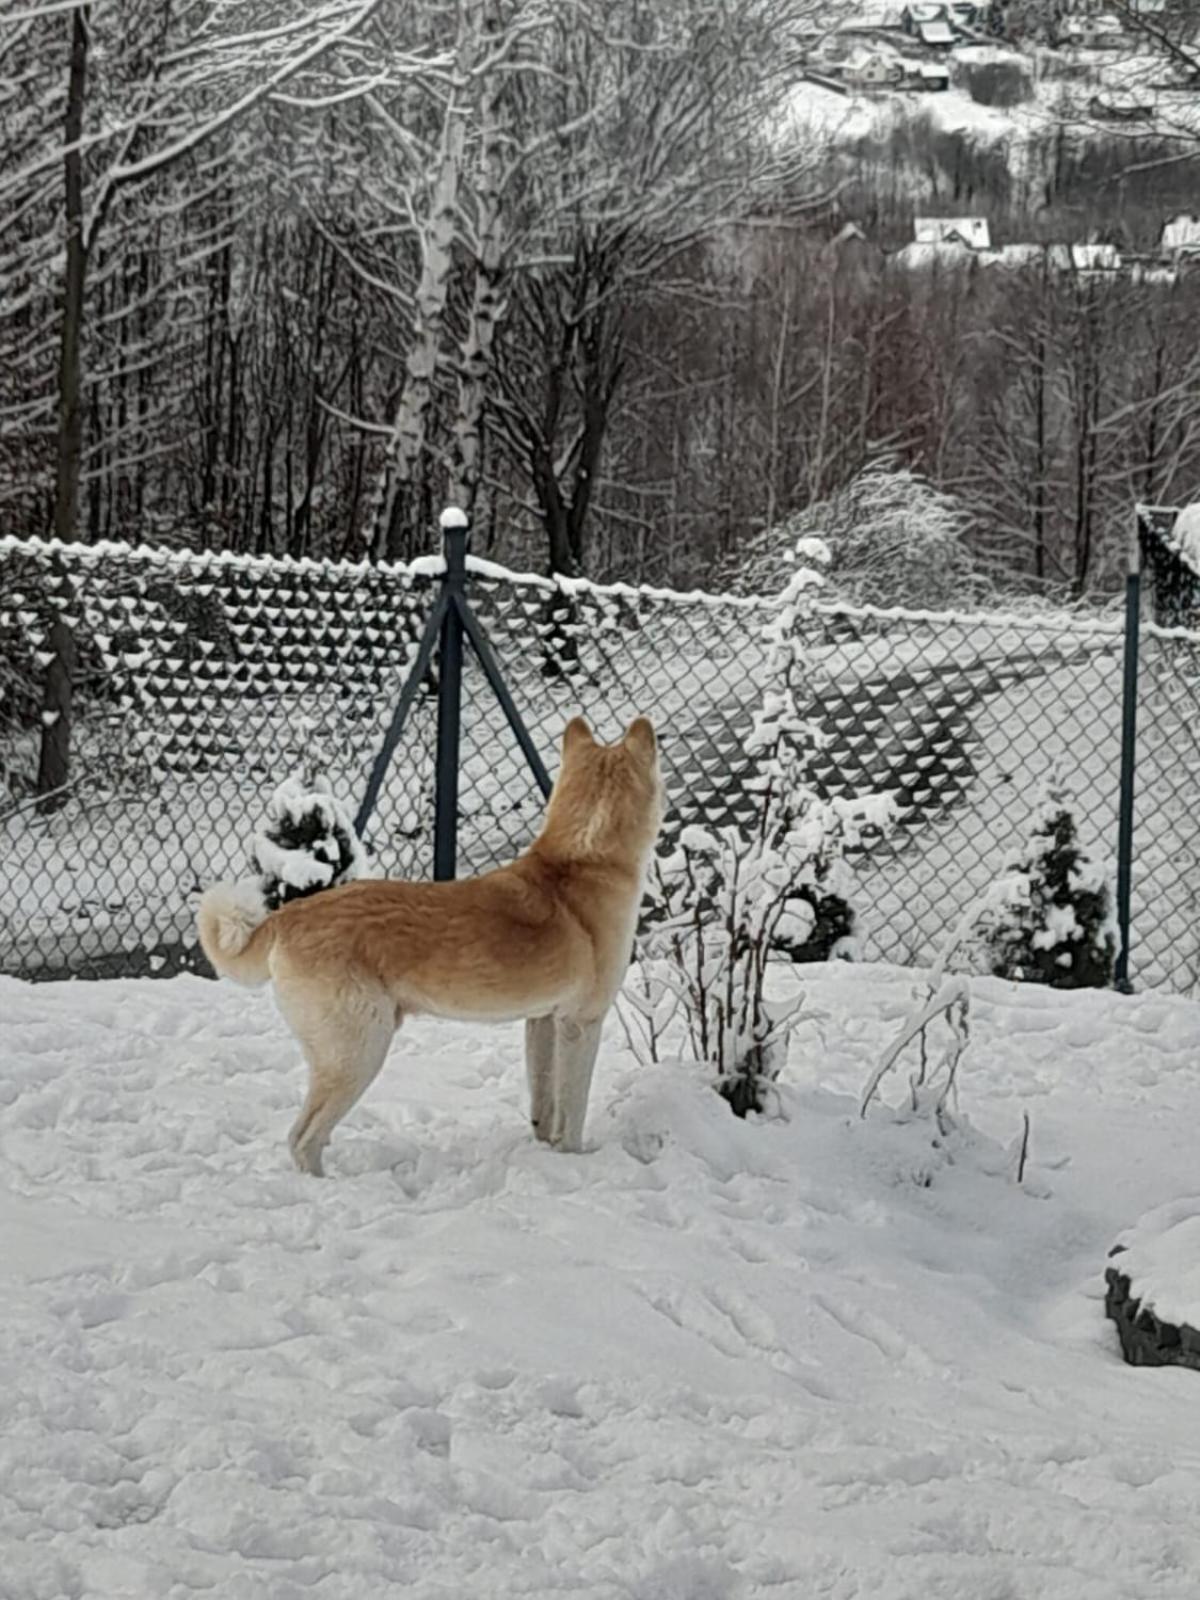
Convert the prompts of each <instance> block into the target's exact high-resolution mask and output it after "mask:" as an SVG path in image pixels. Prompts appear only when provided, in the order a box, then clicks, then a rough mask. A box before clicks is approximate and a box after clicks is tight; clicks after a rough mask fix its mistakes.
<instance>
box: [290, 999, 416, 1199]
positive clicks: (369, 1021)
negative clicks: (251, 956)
mask: <svg viewBox="0 0 1200 1600" xmlns="http://www.w3.org/2000/svg"><path fill="white" fill-rule="evenodd" d="M281 988H282V986H281V985H277V986H276V995H277V998H278V999H279V1002H280V1009H281V1010H282V1011H283V1013H284V1015H285V1017H287V1019H288V1021H289V1023H291V1025H292V1030H293V1032H294V1033H295V1034H296V1036H297V1038H298V1039H299V1040H300V1047H301V1049H302V1050H303V1051H304V1058H305V1060H306V1061H307V1062H308V1071H309V1077H308V1095H307V1097H306V1099H305V1101H304V1104H303V1106H302V1107H301V1108H300V1115H299V1116H298V1117H297V1118H296V1121H295V1123H294V1124H293V1126H292V1130H291V1132H290V1133H289V1134H288V1145H289V1147H290V1149H291V1152H292V1159H293V1160H294V1161H295V1163H296V1165H297V1167H299V1169H300V1171H301V1172H310V1173H312V1175H313V1176H314V1177H317V1178H319V1177H321V1176H322V1163H321V1157H322V1153H323V1151H324V1149H325V1146H326V1145H327V1144H328V1142H329V1136H330V1134H331V1133H332V1132H333V1130H334V1128H336V1127H337V1125H338V1123H339V1122H340V1121H341V1120H342V1118H343V1117H344V1116H345V1115H346V1113H347V1111H349V1110H350V1108H351V1106H352V1105H354V1103H355V1102H356V1101H357V1100H358V1099H359V1097H360V1096H361V1095H362V1094H363V1092H364V1091H365V1090H366V1089H367V1088H368V1087H369V1086H370V1084H371V1083H372V1082H373V1081H374V1079H375V1077H376V1075H377V1073H378V1072H379V1069H380V1067H382V1065H383V1063H384V1059H385V1058H386V1056H387V1052H388V1046H389V1045H390V1044H391V1042H392V1035H393V1033H394V1032H395V1030H396V1022H397V1017H396V1012H395V1008H394V1006H393V1005H392V1002H391V1001H390V1000H388V999H386V998H385V997H383V996H378V997H375V996H370V997H367V996H356V997H355V998H354V1000H353V1001H351V1002H348V1003H347V1002H343V1003H342V1004H340V1005H338V1004H334V1005H331V1006H330V1007H329V1008H328V1009H327V1010H324V1011H323V1012H322V1014H321V1015H320V1016H319V1017H314V1016H313V1015H312V1011H313V1007H312V1002H311V998H310V997H309V996H307V995H306V996H304V997H303V998H299V997H297V998H298V1004H297V1003H296V1001H293V1002H292V1004H291V1005H290V1006H289V1003H288V997H287V995H286V991H285V992H283V993H281V992H280V990H281ZM293 1011H298V1012H300V1013H301V1015H300V1016H297V1017H294V1016H293V1014H292V1013H293Z"/></svg>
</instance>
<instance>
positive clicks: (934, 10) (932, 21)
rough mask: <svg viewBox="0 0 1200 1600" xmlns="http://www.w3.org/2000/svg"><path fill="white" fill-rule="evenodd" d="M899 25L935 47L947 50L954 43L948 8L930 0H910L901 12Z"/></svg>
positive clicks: (913, 35)
mask: <svg viewBox="0 0 1200 1600" xmlns="http://www.w3.org/2000/svg"><path fill="white" fill-rule="evenodd" d="M900 25H901V27H902V28H903V29H904V31H905V33H907V34H911V36H912V37H913V38H914V39H919V40H920V41H921V43H922V44H926V45H932V46H933V47H934V48H936V49H939V50H948V49H949V48H950V47H951V45H953V43H954V38H955V30H954V26H953V24H952V23H951V20H950V8H949V7H948V6H946V5H940V4H934V3H932V0H912V3H911V4H910V5H907V6H905V8H904V11H903V13H902V14H901V17H900Z"/></svg>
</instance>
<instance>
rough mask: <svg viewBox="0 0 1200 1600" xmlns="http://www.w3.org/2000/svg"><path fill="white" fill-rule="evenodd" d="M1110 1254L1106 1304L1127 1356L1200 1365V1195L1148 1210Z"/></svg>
mask: <svg viewBox="0 0 1200 1600" xmlns="http://www.w3.org/2000/svg"><path fill="white" fill-rule="evenodd" d="M1110 1256H1111V1265H1110V1266H1109V1267H1108V1269H1107V1272H1106V1274H1105V1276H1106V1278H1107V1282H1108V1295H1107V1301H1106V1309H1107V1311H1108V1314H1109V1316H1110V1317H1111V1318H1112V1319H1113V1321H1114V1322H1115V1323H1116V1324H1117V1328H1118V1330H1119V1332H1120V1335H1121V1347H1122V1349H1123V1350H1124V1353H1125V1359H1126V1360H1127V1361H1129V1362H1130V1363H1131V1364H1132V1365H1134V1366H1184V1367H1195V1368H1197V1369H1200V1196H1196V1195H1192V1196H1189V1197H1187V1198H1186V1199H1182V1200H1174V1201H1170V1202H1168V1203H1167V1204H1166V1205H1163V1206H1158V1207H1156V1208H1155V1209H1154V1210H1153V1211H1151V1212H1148V1213H1147V1215H1146V1216H1144V1217H1143V1218H1142V1219H1141V1221H1140V1222H1139V1223H1138V1224H1137V1225H1136V1227H1133V1228H1130V1229H1129V1230H1128V1231H1127V1232H1126V1233H1123V1234H1122V1235H1121V1237H1120V1238H1119V1239H1118V1240H1117V1242H1116V1244H1115V1245H1114V1246H1113V1249H1112V1251H1111V1252H1110Z"/></svg>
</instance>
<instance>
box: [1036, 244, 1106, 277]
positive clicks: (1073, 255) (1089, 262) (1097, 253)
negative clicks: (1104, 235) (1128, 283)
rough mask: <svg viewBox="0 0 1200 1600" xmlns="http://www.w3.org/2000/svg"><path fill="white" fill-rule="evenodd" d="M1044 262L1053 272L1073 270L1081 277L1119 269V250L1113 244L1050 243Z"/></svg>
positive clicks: (1099, 274)
mask: <svg viewBox="0 0 1200 1600" xmlns="http://www.w3.org/2000/svg"><path fill="white" fill-rule="evenodd" d="M1046 263H1047V265H1048V266H1049V267H1050V268H1051V270H1052V271H1054V272H1073V273H1076V274H1077V275H1078V276H1079V277H1082V278H1092V277H1099V276H1101V275H1106V274H1108V273H1111V272H1120V270H1121V252H1120V251H1119V250H1118V249H1117V247H1116V245H1115V244H1051V245H1047V246H1046Z"/></svg>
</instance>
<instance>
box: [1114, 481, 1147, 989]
mask: <svg viewBox="0 0 1200 1600" xmlns="http://www.w3.org/2000/svg"><path fill="white" fill-rule="evenodd" d="M1141 623H1142V557H1141V545H1140V540H1139V527H1138V514H1137V512H1136V511H1135V512H1134V519H1133V531H1132V537H1131V541H1130V548H1129V565H1128V570H1127V572H1126V575H1125V650H1124V669H1125V670H1124V685H1123V689H1122V698H1121V805H1120V812H1119V815H1118V820H1117V930H1118V935H1119V940H1120V943H1119V945H1118V948H1117V962H1116V970H1115V973H1114V981H1115V984H1116V987H1117V988H1118V989H1119V990H1120V992H1121V993H1122V994H1132V993H1133V985H1132V984H1131V983H1130V981H1129V943H1130V924H1131V909H1130V906H1131V899H1132V893H1133V796H1134V779H1135V776H1136V773H1137V701H1138V656H1139V652H1140V647H1141Z"/></svg>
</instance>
